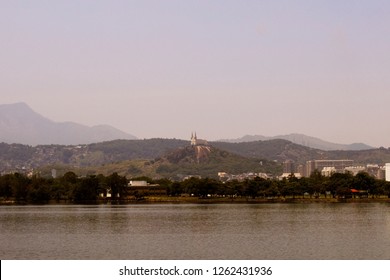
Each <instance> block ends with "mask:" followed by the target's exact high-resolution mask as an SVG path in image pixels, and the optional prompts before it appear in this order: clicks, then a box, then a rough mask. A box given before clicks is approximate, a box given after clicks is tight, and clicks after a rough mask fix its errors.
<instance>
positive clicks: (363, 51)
mask: <svg viewBox="0 0 390 280" xmlns="http://www.w3.org/2000/svg"><path fill="white" fill-rule="evenodd" d="M389 14H390V1H387V0H382V1H381V0H370V1H363V0H362V1H359V0H317V1H311V0H305V1H304V0H297V1H291V0H280V1H275V0H256V1H252V0H240V1H238V0H235V1H232V0H213V1H211V0H208V1H206V0H197V1H193V0H186V1H182V0H165V1H161V0H158V1H149V0H139V1H136V0H134V1H131V0H110V1H109V0H106V1H103V0H82V1H81V0H80V1H72V0H56V1H52V0H38V1H32V0H25V1H21V0H1V1H0V36H1V41H0V80H1V81H0V104H11V103H16V102H26V103H27V104H28V105H29V106H30V107H31V108H32V109H33V110H35V111H36V112H38V113H40V114H41V115H43V116H45V117H47V118H49V119H51V120H53V121H57V122H63V121H74V122H78V123H81V124H85V125H89V126H93V125H99V124H109V125H112V126H114V127H116V128H118V129H121V130H123V131H125V132H128V133H130V134H133V135H135V136H137V137H138V138H141V139H143V138H155V137H161V138H179V139H189V137H190V135H191V132H193V131H196V132H197V135H198V138H203V139H207V140H217V139H231V138H239V137H242V136H244V135H255V134H258V135H264V136H276V135H282V134H289V133H303V134H306V135H310V136H314V137H318V138H321V139H324V140H327V141H331V142H336V143H342V144H350V143H355V142H363V143H366V144H368V145H372V146H376V147H379V146H384V147H389V146H390V126H389V125H388V123H387V121H386V120H389V119H390V110H389V105H390V51H389V50H390V17H389V16H388V15H389Z"/></svg>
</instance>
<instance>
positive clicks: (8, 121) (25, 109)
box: [0, 103, 136, 145]
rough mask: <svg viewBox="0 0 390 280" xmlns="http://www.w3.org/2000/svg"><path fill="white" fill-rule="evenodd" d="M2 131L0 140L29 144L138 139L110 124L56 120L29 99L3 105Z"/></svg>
mask: <svg viewBox="0 0 390 280" xmlns="http://www.w3.org/2000/svg"><path fill="white" fill-rule="evenodd" d="M0 131H1V133H0V142H5V143H18V144H26V145H46V144H60V145H78V144H90V143H97V142H102V141H109V140H115V139H136V137H135V136H133V135H131V134H128V133H125V132H123V131H120V130H118V129H116V128H114V127H112V126H109V125H98V126H93V127H89V126H85V125H81V124H78V123H74V122H54V121H52V120H49V119H47V118H45V117H43V116H41V115H40V114H38V113H36V112H34V111H33V110H32V109H31V108H30V107H29V106H28V105H27V104H25V103H15V104H5V105H0Z"/></svg>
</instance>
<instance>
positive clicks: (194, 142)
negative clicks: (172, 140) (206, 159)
mask: <svg viewBox="0 0 390 280" xmlns="http://www.w3.org/2000/svg"><path fill="white" fill-rule="evenodd" d="M196 141H197V137H196V132H195V134H194V133H191V146H196Z"/></svg>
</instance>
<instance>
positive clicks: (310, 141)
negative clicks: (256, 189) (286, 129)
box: [219, 133, 373, 151]
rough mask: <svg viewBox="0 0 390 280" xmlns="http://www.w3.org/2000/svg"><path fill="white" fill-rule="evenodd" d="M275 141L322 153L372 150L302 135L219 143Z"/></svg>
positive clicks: (253, 138)
mask: <svg viewBox="0 0 390 280" xmlns="http://www.w3.org/2000/svg"><path fill="white" fill-rule="evenodd" d="M275 139H283V140H288V141H290V142H293V143H295V144H298V145H302V146H305V147H309V148H313V149H319V150H323V151H336V150H345V151H361V150H369V149H373V147H370V146H368V145H366V144H363V143H353V144H345V145H344V144H336V143H332V142H328V141H324V140H321V139H319V138H315V137H311V136H307V135H304V134H298V133H293V134H287V135H279V136H273V137H267V136H262V135H245V136H244V137H241V138H237V139H227V140H226V139H225V140H220V141H219V142H229V143H242V142H254V141H267V140H275Z"/></svg>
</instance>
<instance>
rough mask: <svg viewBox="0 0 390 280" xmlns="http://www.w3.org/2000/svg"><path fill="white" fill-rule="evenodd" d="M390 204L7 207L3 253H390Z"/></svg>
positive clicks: (0, 242) (1, 231)
mask: <svg viewBox="0 0 390 280" xmlns="http://www.w3.org/2000/svg"><path fill="white" fill-rule="evenodd" d="M388 248H390V204H389V203H320V204H318V203H308V204H288V203H286V204H282V203H275V204H132V205H45V206H28V205H27V206H2V207H0V254H1V255H0V257H1V259H390V251H389V250H388Z"/></svg>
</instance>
